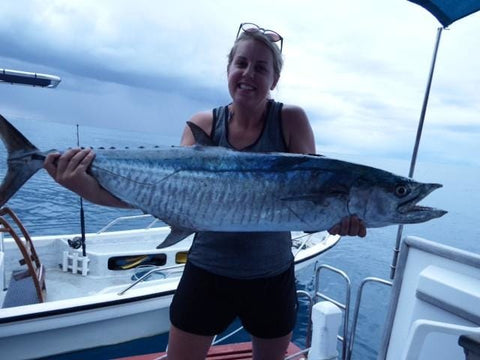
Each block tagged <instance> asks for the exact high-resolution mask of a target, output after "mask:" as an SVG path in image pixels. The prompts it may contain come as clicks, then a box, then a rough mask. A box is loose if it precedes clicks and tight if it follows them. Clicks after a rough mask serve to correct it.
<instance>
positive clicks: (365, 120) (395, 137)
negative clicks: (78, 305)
mask: <svg viewBox="0 0 480 360" xmlns="http://www.w3.org/2000/svg"><path fill="white" fill-rule="evenodd" d="M0 18H1V19H2V21H1V22H0V68H7V69H15V70H23V71H32V72H39V73H47V74H53V75H57V76H60V77H61V78H62V82H61V83H60V85H59V86H58V88H56V89H40V88H33V87H27V86H12V85H9V84H0V113H1V114H2V115H3V116H5V117H6V118H7V119H10V120H12V121H14V120H15V119H18V118H22V119H29V120H38V121H39V122H41V121H49V122H60V123H68V124H79V125H80V126H94V127H100V128H107V129H108V128H115V129H122V130H132V131H140V132H147V133H158V134H159V136H162V138H165V137H166V138H168V139H171V142H172V144H171V145H176V144H178V143H179V139H180V136H181V133H182V130H183V128H184V126H185V122H186V121H187V120H188V119H189V118H190V117H191V116H192V115H193V114H194V113H196V112H198V111H203V110H208V109H211V108H213V107H216V106H219V105H225V104H227V103H228V102H229V101H230V97H229V94H228V90H227V84H226V76H227V74H226V63H227V59H226V56H227V53H228V52H229V50H230V48H231V46H232V44H233V41H234V40H235V36H236V33H237V29H238V26H239V24H240V23H241V22H253V23H256V24H259V25H260V26H262V27H264V28H267V29H273V30H275V31H277V32H278V33H280V34H281V35H282V36H283V37H284V46H283V55H284V61H285V65H284V69H283V72H282V75H281V79H280V82H279V85H278V86H277V89H275V90H274V91H273V92H272V97H273V98H274V99H276V100H277V101H282V102H284V103H287V104H295V105H298V106H301V107H302V108H304V110H305V111H306V113H307V115H308V117H309V119H310V122H311V124H312V128H313V130H314V134H315V139H316V146H317V152H318V153H322V154H326V155H329V156H332V155H334V156H335V155H338V156H343V157H345V156H346V157H348V156H363V155H365V156H368V155H372V156H385V157H395V158H406V159H410V156H411V153H412V148H413V145H414V141H415V135H416V132H417V124H418V119H419V117H420V111H421V107H422V102H423V98H424V92H425V88H426V84H427V78H428V72H429V70H430V65H431V61H432V55H433V49H434V45H435V39H436V36H437V28H439V27H440V26H441V25H440V23H439V22H438V21H437V20H436V19H435V18H434V17H433V16H432V15H431V14H430V13H428V12H427V11H426V10H424V9H423V8H421V7H419V6H417V5H415V4H413V3H410V2H408V1H406V0H362V1H359V0H339V1H327V0H312V1H307V0H304V1H302V0H299V1H286V0H276V1H259V0H257V1H251V0H242V1H241V2H238V3H235V2H231V1H223V0H218V1H213V0H203V1H193V0H190V1H188V0H177V1H153V0H151V1H147V0H136V1H126V0H102V1H98V0H83V1H79V0H50V1H35V0H15V1H13V0H12V1H10V0H4V1H2V2H1V5H0ZM478 34H480V13H476V14H473V15H471V16H469V17H466V18H464V19H461V20H459V21H457V22H455V23H453V24H452V25H451V26H450V27H449V28H448V29H446V30H444V31H443V32H442V37H441V41H440V48H439V53H438V58H437V63H436V68H435V74H434V78H433V84H432V88H431V93H430V100H429V107H428V110H427V114H426V118H425V126H424V132H423V136H422V143H421V146H420V152H419V159H425V160H432V161H443V162H445V161H446V162H454V163H455V162H458V163H464V164H473V165H474V166H478V165H480V160H479V159H478V158H479V157H478V154H479V152H480V151H479V150H480V145H479V144H480V136H479V135H480V86H479V84H480V71H478V64H479V63H480V36H478ZM133 134H134V132H132V136H133Z"/></svg>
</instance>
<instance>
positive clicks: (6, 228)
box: [0, 207, 46, 308]
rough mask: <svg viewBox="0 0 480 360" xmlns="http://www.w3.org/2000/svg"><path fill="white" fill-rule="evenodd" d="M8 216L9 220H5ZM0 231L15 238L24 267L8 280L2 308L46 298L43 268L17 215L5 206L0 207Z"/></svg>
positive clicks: (39, 301) (37, 301)
mask: <svg viewBox="0 0 480 360" xmlns="http://www.w3.org/2000/svg"><path fill="white" fill-rule="evenodd" d="M6 217H9V218H10V219H11V221H10V222H9V221H7V219H6ZM12 221H13V223H14V224H15V226H16V228H18V229H19V230H20V232H21V233H22V235H23V239H22V238H20V236H18V234H17V231H16V230H15V228H14V226H12V225H11V222H12ZM0 232H3V233H8V234H10V236H11V237H12V238H13V239H14V240H15V243H16V244H17V246H18V248H19V249H20V252H21V253H22V256H23V259H21V260H20V261H19V263H20V265H26V269H21V270H18V271H14V272H13V273H12V277H11V279H10V282H9V286H8V290H7V294H6V295H5V300H4V302H3V306H2V307H3V308H6V307H13V306H21V305H28V304H35V303H41V302H44V301H45V298H46V286H45V268H44V266H43V264H42V263H41V262H40V259H39V258H38V255H37V252H36V251H35V247H34V245H33V242H32V239H31V238H30V235H29V234H28V232H27V230H26V229H25V227H24V226H23V224H22V223H21V221H20V219H19V218H18V217H17V215H16V214H15V213H14V212H13V211H12V210H11V209H10V208H7V207H4V208H2V209H0Z"/></svg>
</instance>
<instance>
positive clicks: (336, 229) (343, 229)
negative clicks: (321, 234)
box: [328, 215, 367, 237]
mask: <svg viewBox="0 0 480 360" xmlns="http://www.w3.org/2000/svg"><path fill="white" fill-rule="evenodd" d="M328 232H329V233H330V234H332V235H341V236H346V235H349V236H360V237H365V236H366V235H367V229H366V227H365V224H364V223H363V221H362V220H361V219H359V218H358V217H357V216H356V215H352V216H349V217H345V218H343V219H342V221H341V222H339V223H338V224H336V225H334V226H333V227H332V228H331V229H330V230H328Z"/></svg>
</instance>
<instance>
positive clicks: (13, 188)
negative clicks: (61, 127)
mask: <svg viewBox="0 0 480 360" xmlns="http://www.w3.org/2000/svg"><path fill="white" fill-rule="evenodd" d="M0 138H1V139H2V141H3V144H4V145H5V148H6V149H7V152H8V159H7V165H8V168H7V174H6V175H5V178H4V179H3V181H2V184H1V185H0V207H1V206H3V205H4V204H5V203H6V202H7V201H8V200H9V199H10V198H11V197H12V196H13V195H14V194H15V193H16V192H17V191H18V189H20V188H21V187H22V185H23V184H25V182H26V181H27V180H28V179H30V178H31V177H32V176H33V175H34V174H35V173H36V172H37V171H38V170H40V169H41V168H42V167H43V160H44V158H45V156H44V155H43V154H42V153H41V152H40V151H39V150H38V149H37V148H36V147H35V146H34V145H32V143H31V142H30V141H28V140H27V138H26V137H25V136H23V135H22V133H20V131H18V130H17V129H15V127H14V126H13V125H12V124H10V123H9V122H8V121H7V120H6V119H5V118H4V117H3V116H2V115H0Z"/></svg>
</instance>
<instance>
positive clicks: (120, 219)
mask: <svg viewBox="0 0 480 360" xmlns="http://www.w3.org/2000/svg"><path fill="white" fill-rule="evenodd" d="M147 217H153V216H152V215H150V214H143V215H129V216H120V217H118V218H116V219H114V220H112V221H110V222H109V223H108V224H107V225H105V226H104V227H103V228H101V229H100V230H99V231H97V234H101V233H103V232H105V231H107V230H108V229H110V228H111V227H112V226H113V225H115V224H117V223H119V222H120V221H124V220H135V219H142V218H147ZM158 221H159V220H158V219H157V218H154V219H153V221H152V222H151V223H150V225H148V226H147V227H145V228H146V229H150V228H152V227H153V225H155V224H156V223H157V222H158Z"/></svg>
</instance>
